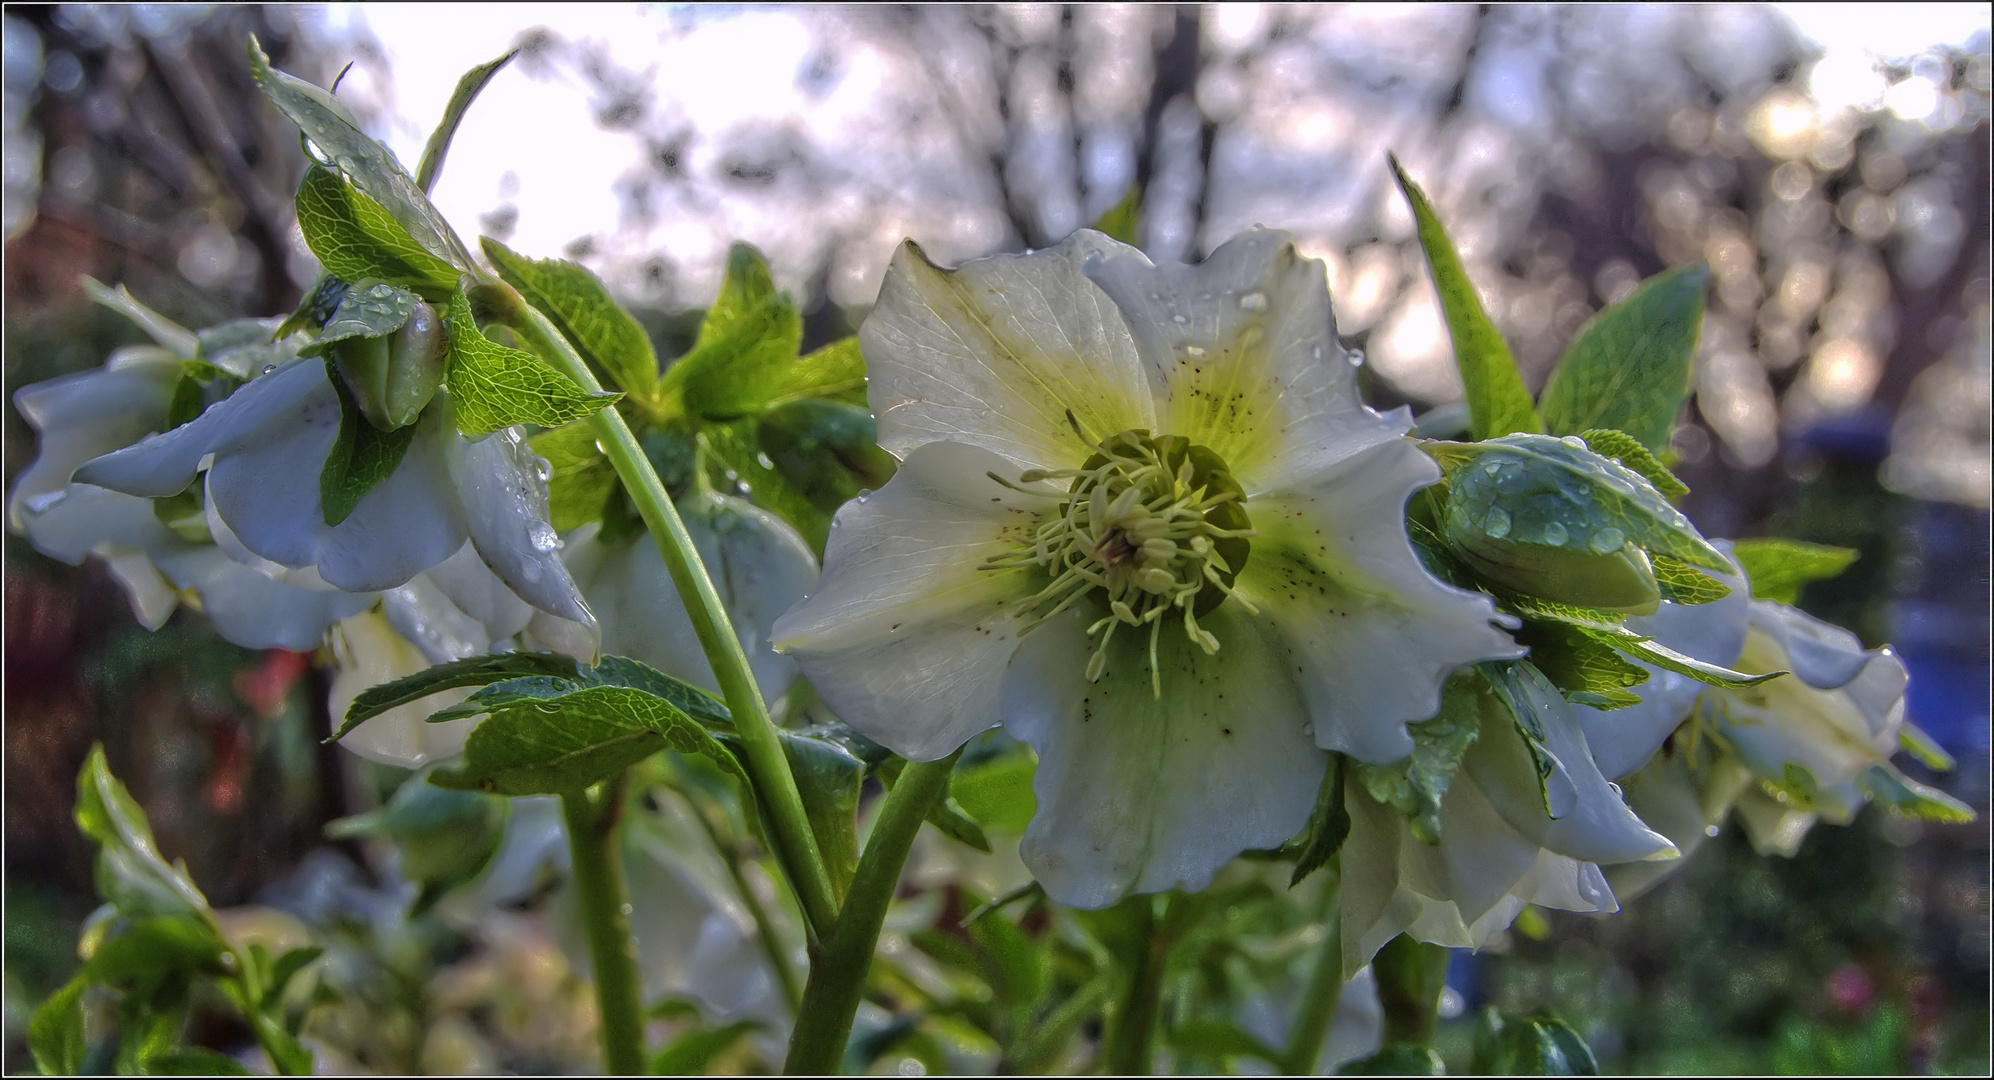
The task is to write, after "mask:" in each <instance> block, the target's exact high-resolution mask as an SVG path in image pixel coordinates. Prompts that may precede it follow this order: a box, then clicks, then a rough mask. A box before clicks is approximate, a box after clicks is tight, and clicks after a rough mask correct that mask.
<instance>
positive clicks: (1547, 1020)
mask: <svg viewBox="0 0 1994 1080" xmlns="http://www.w3.org/2000/svg"><path fill="white" fill-rule="evenodd" d="M1468 1068H1469V1071H1470V1072H1475V1073H1481V1074H1483V1075H1491V1076H1598V1075H1599V1062H1598V1061H1597V1060H1595V1059H1594V1057H1593V1054H1592V1050H1591V1048H1590V1047H1588V1046H1586V1044H1585V1040H1584V1039H1581V1038H1579V1034H1578V1032H1576V1031H1573V1030H1572V1029H1571V1027H1570V1025H1568V1024H1566V1023H1565V1022H1564V1021H1562V1020H1559V1019H1557V1018H1556V1017H1553V1016H1550V1015H1548V1014H1546V1015H1538V1016H1528V1017H1504V1016H1503V1015H1502V1014H1501V1013H1499V1012H1497V1011H1496V1010H1495V1009H1493V1008H1490V1009H1488V1010H1486V1011H1484V1012H1483V1013H1482V1021H1481V1024H1480V1026H1479V1028H1478V1029H1477V1030H1476V1032H1475V1049H1474V1057H1473V1058H1472V1060H1471V1063H1470V1065H1469V1067H1468Z"/></svg>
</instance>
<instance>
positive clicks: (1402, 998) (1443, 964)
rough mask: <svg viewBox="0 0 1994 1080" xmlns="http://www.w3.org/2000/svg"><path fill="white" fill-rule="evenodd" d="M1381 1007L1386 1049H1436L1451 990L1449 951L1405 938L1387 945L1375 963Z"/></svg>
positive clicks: (1404, 936)
mask: <svg viewBox="0 0 1994 1080" xmlns="http://www.w3.org/2000/svg"><path fill="white" fill-rule="evenodd" d="M1371 972H1372V973H1373V974H1374V975H1376V976H1377V978H1378V1003H1379V1004H1380V1005H1382V1006H1384V1010H1385V1045H1386V1046H1390V1045H1392V1044H1394V1043H1409V1044H1411V1045H1413V1046H1432V1045H1433V1033H1434V1030H1435V1029H1436V1028H1438V1027H1439V1025H1440V993H1441V991H1443V990H1445V989H1446V988H1447V949H1446V947H1445V946H1441V945H1428V944H1426V943H1424V942H1421V941H1416V940H1414V939H1413V938H1410V937H1407V936H1406V935H1404V934H1400V935H1399V936H1397V937H1395V938H1393V939H1392V940H1390V941H1388V942H1386V943H1385V947H1384V948H1382V949H1379V950H1378V955H1377V956H1375V957H1373V958H1372V960H1371Z"/></svg>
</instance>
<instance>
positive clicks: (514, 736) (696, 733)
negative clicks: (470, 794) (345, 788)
mask: <svg viewBox="0 0 1994 1080" xmlns="http://www.w3.org/2000/svg"><path fill="white" fill-rule="evenodd" d="M667 748H669V749H673V750H677V751H679V752H681V753H688V754H703V755H705V756H707V757H710V758H712V759H713V760H714V761H716V762H717V763H719V764H720V765H721V767H722V768H725V769H728V770H729V772H730V773H731V774H732V775H733V776H734V777H735V778H736V779H737V781H739V782H741V783H743V784H745V783H746V776H745V774H743V773H742V771H741V766H740V763H739V762H738V761H736V760H735V758H734V756H733V755H732V754H730V753H728V752H727V750H726V748H724V747H722V746H721V745H720V744H719V743H718V742H716V741H715V740H714V738H713V736H712V735H710V734H708V733H707V731H706V729H705V728H704V727H701V726H700V725H699V723H698V722H697V721H695V720H693V719H692V718H691V717H689V716H687V715H686V714H685V713H684V712H682V711H680V710H679V709H677V708H674V707H673V706H672V705H671V704H669V703H668V702H666V701H664V700H663V699H662V698H659V697H656V696H654V695H651V694H647V693H645V692H643V691H641V690H635V689H631V688H629V687H622V686H590V687H585V688H583V689H581V690H576V691H573V692H572V693H567V694H562V695H560V696H559V697H552V698H545V699H533V700H522V701H516V702H512V703H508V704H505V705H497V706H494V708H493V709H492V711H491V715H490V716H489V717H487V718H486V719H485V721H484V722H483V723H481V724H479V725H478V726H477V727H476V728H474V729H473V730H472V731H471V737H470V738H469V739H467V740H465V743H464V757H463V760H462V763H461V764H460V765H458V766H457V767H456V768H454V769H448V770H440V771H438V772H436V773H434V774H432V775H431V777H430V782H431V783H433V784H437V785H439V786H442V787H450V788H458V789H461V790H467V791H484V792H490V793H493V794H498V795H558V794H562V793H566V792H574V791H579V790H581V789H582V788H585V787H588V786H589V785H590V784H593V783H596V782H597V781H599V780H602V779H604V778H606V777H609V776H614V775H615V774H616V773H618V772H620V771H622V770H623V769H625V768H628V767H629V766H631V765H634V764H636V763H637V762H639V761H642V760H644V759H645V758H647V757H650V756H651V755H652V754H655V753H657V752H658V751H660V750H664V749H667Z"/></svg>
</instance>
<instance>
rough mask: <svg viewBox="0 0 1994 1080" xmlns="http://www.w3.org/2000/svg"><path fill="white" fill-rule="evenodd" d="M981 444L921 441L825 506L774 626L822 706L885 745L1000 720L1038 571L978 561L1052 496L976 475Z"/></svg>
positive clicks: (1016, 536)
mask: <svg viewBox="0 0 1994 1080" xmlns="http://www.w3.org/2000/svg"><path fill="white" fill-rule="evenodd" d="M1005 467H1006V463H1005V461H1004V459H1003V458H1001V457H998V456H997V455H996V454H995V453H992V452H991V451H989V450H985V449H981V448H978V447H974V446H965V445H962V444H959V443H930V444H928V445H926V446H922V447H919V448H917V449H916V450H914V452H913V453H911V454H909V455H908V457H907V460H906V463H905V464H903V465H902V466H901V467H900V471H899V472H898V473H896V474H894V477H893V479H892V480H890V481H888V482H887V484H886V486H885V487H883V488H881V489H879V490H878V491H876V492H874V493H873V494H871V495H869V496H864V497H862V498H859V499H854V500H852V501H851V502H848V503H846V504H845V505H844V507H843V508H841V509H840V510H839V511H838V516H837V519H836V521H835V522H833V524H832V526H831V535H830V542H829V543H828V544H827V545H826V546H825V549H824V573H823V576H822V577H821V578H819V580H818V584H817V591H816V592H814V593H812V594H810V596H809V597H808V598H806V599H805V600H804V601H803V602H802V603H800V604H797V605H796V606H795V607H794V608H791V609H790V610H789V612H788V613H787V614H785V615H784V616H782V617H781V618H780V619H777V620H776V621H775V626H774V631H773V636H774V643H775V647H776V648H777V649H780V650H782V651H784V652H791V653H793V654H794V655H795V656H796V659H797V662H798V663H800V664H801V665H802V666H803V672H804V674H805V675H807V676H809V678H810V684H811V686H812V687H814V688H815V689H816V691H817V692H818V693H819V694H820V695H822V696H823V698H824V700H825V702H826V703H827V704H829V705H830V707H831V709H832V711H833V712H836V713H837V714H838V715H839V716H840V717H842V718H843V719H844V720H845V722H846V723H848V724H851V725H852V726H853V727H855V728H857V729H858V730H860V731H862V732H864V733H865V734H866V735H867V736H868V737H870V738H872V739H875V740H877V741H879V742H880V743H882V744H884V745H886V746H887V747H890V748H891V749H892V750H893V751H894V752H895V753H898V754H901V755H903V756H905V757H908V758H912V759H914V760H917V761H927V760H932V759H934V758H938V757H941V756H942V755H944V754H947V753H949V752H950V751H952V750H954V749H955V748H956V747H958V746H961V745H962V744H963V743H964V742H965V741H967V740H968V739H969V737H970V736H972V735H974V734H976V733H977V732H979V731H983V730H985V729H987V728H991V727H995V726H996V725H997V724H998V723H1000V722H1001V721H1002V720H1003V712H1002V708H1001V703H1000V701H999V686H1000V684H1001V683H1002V681H1003V673H1004V668H1005V665H1006V664H1008V663H1009V662H1010V660H1011V653H1012V652H1013V651H1014V650H1015V649H1016V648H1017V644H1018V627H1019V625H1020V619H1021V617H1022V615H1021V613H1020V608H1022V606H1023V604H1024V602H1025V601H1026V600H1027V599H1028V598H1029V597H1031V596H1032V595H1033V594H1034V593H1035V592H1036V591H1037V590H1038V589H1039V588H1040V587H1041V585H1042V584H1043V583H1044V578H1045V575H1044V573H1043V572H1042V571H1039V570H1038V569H1037V568H1035V567H1034V568H1030V569H1010V570H984V569H981V567H982V565H983V562H984V560H985V559H986V558H988V557H990V556H993V555H1002V554H1009V553H1011V552H1013V551H1016V550H1017V547H1018V545H1020V544H1022V543H1025V542H1027V540H1028V539H1029V538H1030V537H1031V536H1032V535H1033V533H1032V530H1033V529H1034V527H1035V526H1036V525H1037V522H1038V518H1039V515H1040V514H1042V513H1045V512H1047V511H1048V510H1049V509H1051V508H1052V506H1053V505H1054V503H1053V500H1052V497H1051V489H1047V496H1046V497H1045V498H1039V497H1036V496H1033V495H1026V494H1022V493H1020V492H1017V491H1013V490H1011V489H1008V488H1005V487H1002V486H1000V485H999V484H997V483H996V482H995V481H993V480H991V479H990V478H989V476H988V475H986V473H988V472H989V471H991V470H998V469H1003V468H1005Z"/></svg>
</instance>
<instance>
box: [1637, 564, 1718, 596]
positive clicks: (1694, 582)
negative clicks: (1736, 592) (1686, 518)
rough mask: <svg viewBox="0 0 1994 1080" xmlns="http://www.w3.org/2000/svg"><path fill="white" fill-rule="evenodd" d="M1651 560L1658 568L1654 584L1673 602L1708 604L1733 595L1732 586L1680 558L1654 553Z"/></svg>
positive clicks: (1656, 568)
mask: <svg viewBox="0 0 1994 1080" xmlns="http://www.w3.org/2000/svg"><path fill="white" fill-rule="evenodd" d="M1649 562H1650V565H1652V566H1653V567H1654V570H1655V587H1656V588H1658V589H1660V590H1661V593H1662V599H1664V600H1667V601H1668V602H1670V603H1672V604H1708V603H1712V602H1715V601H1718V600H1722V599H1724V598H1725V597H1727V596H1729V595H1731V586H1729V585H1726V584H1724V583H1723V582H1721V581H1719V580H1717V579H1716V578H1714V577H1711V576H1710V575H1709V574H1706V573H1704V572H1703V571H1701V570H1698V569H1697V568H1696V567H1694V566H1691V565H1689V564H1688V563H1686V562H1683V561H1682V560H1680V559H1672V558H1670V557H1668V556H1667V555H1654V556H1650V559H1649Z"/></svg>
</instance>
